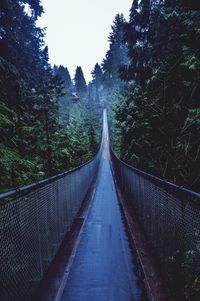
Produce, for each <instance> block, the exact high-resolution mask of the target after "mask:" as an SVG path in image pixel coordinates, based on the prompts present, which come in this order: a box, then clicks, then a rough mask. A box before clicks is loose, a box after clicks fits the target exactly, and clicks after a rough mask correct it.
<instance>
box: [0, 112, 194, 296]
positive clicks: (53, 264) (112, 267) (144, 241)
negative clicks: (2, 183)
mask: <svg viewBox="0 0 200 301" xmlns="http://www.w3.org/2000/svg"><path fill="white" fill-rule="evenodd" d="M0 201H1V203H0V214H1V219H0V237H1V249H0V261H1V262H0V276H1V279H0V300H1V301H18V300H19V301H21V300H36V301H40V300H44V301H48V300H55V301H86V300H92V301H104V300H105V301H142V300H143V301H144V300H155V301H158V300H160V301H165V300H175V301H183V300H193V301H195V300H196V301H197V300H200V268H199V264H200V202H199V201H200V195H199V194H197V193H194V192H192V191H189V190H187V189H184V188H182V187H178V186H176V185H174V184H171V183H168V182H166V181H164V180H162V179H159V178H157V177H154V176H152V175H149V174H146V173H144V172H142V171H140V170H137V169H135V168H133V167H131V166H129V165H127V164H125V163H124V162H122V161H121V160H119V159H118V158H117V156H116V155H115V154H114V152H113V151H112V149H110V146H109V133H108V124H107V113H106V110H105V109H104V112H103V135H102V143H101V146H100V149H99V152H98V153H97V154H96V156H95V157H94V158H93V159H92V160H91V161H89V162H87V163H86V164H84V165H82V166H80V167H78V168H75V169H73V170H71V171H69V172H65V173H62V174H59V175H57V176H54V177H51V178H49V179H46V180H43V181H40V182H38V183H35V184H31V185H28V186H25V187H23V188H20V189H17V190H14V191H10V192H7V193H3V194H1V195H0Z"/></svg>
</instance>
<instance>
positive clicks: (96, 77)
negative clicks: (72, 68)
mask: <svg viewBox="0 0 200 301" xmlns="http://www.w3.org/2000/svg"><path fill="white" fill-rule="evenodd" d="M102 76H103V72H102V69H101V67H100V66H99V64H98V63H96V65H95V67H94V70H93V71H92V78H93V84H94V86H95V90H96V91H95V92H96V95H95V98H96V102H97V103H99V88H100V87H101V85H102Z"/></svg>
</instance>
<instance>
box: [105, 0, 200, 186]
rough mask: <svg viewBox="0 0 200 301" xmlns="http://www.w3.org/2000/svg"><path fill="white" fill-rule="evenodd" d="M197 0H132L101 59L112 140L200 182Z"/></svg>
mask: <svg viewBox="0 0 200 301" xmlns="http://www.w3.org/2000/svg"><path fill="white" fill-rule="evenodd" d="M199 22H200V4H199V2H198V1H194V0H193V1H185V0H176V1H175V0H173V1H171V0H165V1H158V0H153V1H150V0H141V1H138V0H134V1H133V4H132V7H131V10H130V19H129V21H128V22H127V21H125V20H124V18H123V16H121V15H117V16H116V19H115V20H114V23H113V26H112V32H111V34H110V37H109V41H110V48H109V51H108V52H107V54H106V57H105V59H104V61H103V64H102V67H103V72H104V82H105V83H106V84H107V88H108V90H109V93H108V98H109V101H110V105H111V106H112V110H111V117H112V118H111V119H112V137H113V139H112V142H113V145H114V148H115V150H116V151H117V152H118V154H119V156H120V157H121V158H122V159H123V160H125V161H126V162H127V163H129V164H131V165H133V166H135V167H137V168H139V169H142V170H144V171H146V172H148V173H151V174H154V175H156V176H159V177H162V178H165V179H167V180H169V181H171V182H173V183H176V184H178V185H181V186H185V187H188V188H189V189H191V190H195V191H199V187H200V173H199V166H200V135H199V133H200V100H199V95H200V30H199Z"/></svg>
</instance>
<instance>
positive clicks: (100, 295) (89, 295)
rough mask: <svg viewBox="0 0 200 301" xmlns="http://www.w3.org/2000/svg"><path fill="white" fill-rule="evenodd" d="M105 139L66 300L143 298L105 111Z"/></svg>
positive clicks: (66, 292) (68, 283) (67, 285)
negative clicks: (118, 192) (115, 177)
mask: <svg viewBox="0 0 200 301" xmlns="http://www.w3.org/2000/svg"><path fill="white" fill-rule="evenodd" d="M103 141H104V143H103V155H102V162H101V166H100V171H99V177H98V180H97V184H96V192H95V195H94V198H93V201H92V205H91V208H90V212H89V215H88V219H87V222H86V224H85V226H84V229H83V232H82V236H81V240H80V244H79V247H78V250H77V253H76V255H75V258H74V262H73V265H72V268H71V271H70V274H69V276H68V279H67V283H66V286H65V289H64V291H63V294H62V298H61V300H62V301H139V300H141V288H140V286H139V280H138V276H137V274H136V271H135V263H134V260H133V256H132V254H131V251H130V247H129V243H128V238H127V234H126V231H125V227H124V224H123V220H122V216H121V212H120V208H119V205H118V200H117V195H116V191H115V185H114V181H113V176H112V172H111V168H110V162H109V138H108V127H107V116H106V111H105V110H104V134H103Z"/></svg>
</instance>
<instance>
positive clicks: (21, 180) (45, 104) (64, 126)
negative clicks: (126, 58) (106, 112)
mask: <svg viewBox="0 0 200 301" xmlns="http://www.w3.org/2000/svg"><path fill="white" fill-rule="evenodd" d="M42 12H43V8H42V6H41V5H40V1H39V0H23V1H22V0H10V1H7V0H3V1H1V4H0V100H1V101H0V190H1V191H4V190H7V189H10V188H14V187H18V186H20V185H24V184H27V183H30V182H33V181H38V180H41V179H43V178H45V177H49V176H52V175H54V174H56V173H58V172H61V171H64V170H68V169H70V168H72V167H75V166H77V165H80V164H82V163H83V162H85V161H87V160H88V159H90V158H91V157H92V156H93V155H94V154H95V153H96V151H97V148H98V143H99V139H100V126H101V125H100V122H99V120H100V118H96V117H97V116H98V117H99V114H101V113H100V106H99V103H96V92H95V91H96V89H95V80H96V78H95V74H96V73H94V77H93V82H92V83H91V84H90V86H91V87H90V88H88V87H87V85H86V82H85V79H84V73H83V71H82V68H81V67H80V66H78V67H77V69H76V74H75V77H74V80H72V79H71V77H70V74H69V72H68V70H67V68H66V67H63V66H54V67H53V68H52V67H51V66H50V64H49V58H48V47H47V46H45V44H44V35H45V32H44V30H43V29H41V28H38V27H37V26H36V21H37V19H38V17H40V16H41V14H42ZM76 93H77V95H76Z"/></svg>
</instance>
